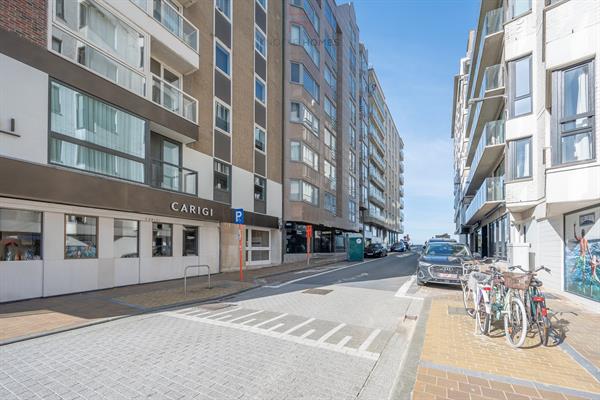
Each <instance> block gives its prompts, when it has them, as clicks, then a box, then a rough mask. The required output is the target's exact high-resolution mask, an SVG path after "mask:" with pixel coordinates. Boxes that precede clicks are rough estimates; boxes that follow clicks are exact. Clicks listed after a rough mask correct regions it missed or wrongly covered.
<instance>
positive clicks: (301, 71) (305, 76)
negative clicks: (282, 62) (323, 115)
mask: <svg viewBox="0 0 600 400" xmlns="http://www.w3.org/2000/svg"><path fill="white" fill-rule="evenodd" d="M291 66H292V69H291V71H292V74H291V80H292V82H294V83H301V84H302V85H304V89H305V90H306V91H307V92H308V93H309V94H310V95H311V96H312V97H313V98H314V99H315V100H316V101H317V103H318V102H319V99H320V88H319V84H318V83H317V81H315V79H314V78H313V77H312V75H311V74H310V73H309V72H308V71H307V70H306V68H305V67H304V65H302V64H299V63H295V62H292V63H291Z"/></svg>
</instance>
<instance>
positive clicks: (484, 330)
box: [475, 295, 490, 335]
mask: <svg viewBox="0 0 600 400" xmlns="http://www.w3.org/2000/svg"><path fill="white" fill-rule="evenodd" d="M475 316H476V320H477V327H478V328H479V332H481V334H482V335H487V334H488V333H489V332H490V314H488V313H487V311H486V309H485V298H484V297H483V295H480V296H479V301H478V302H477V309H476V310H475Z"/></svg>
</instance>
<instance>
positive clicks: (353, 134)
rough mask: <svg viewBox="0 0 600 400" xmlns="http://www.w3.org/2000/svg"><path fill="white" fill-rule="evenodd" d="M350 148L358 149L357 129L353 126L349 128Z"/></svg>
mask: <svg viewBox="0 0 600 400" xmlns="http://www.w3.org/2000/svg"><path fill="white" fill-rule="evenodd" d="M348 136H349V139H350V147H356V129H354V127H353V126H352V125H350V126H349V134H348Z"/></svg>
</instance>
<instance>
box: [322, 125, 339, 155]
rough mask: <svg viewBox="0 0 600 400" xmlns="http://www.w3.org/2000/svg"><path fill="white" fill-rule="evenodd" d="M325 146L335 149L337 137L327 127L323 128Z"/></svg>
mask: <svg viewBox="0 0 600 400" xmlns="http://www.w3.org/2000/svg"><path fill="white" fill-rule="evenodd" d="M323 140H324V141H325V146H327V147H329V148H330V149H331V150H332V151H335V148H336V142H337V139H336V137H335V135H334V134H333V133H332V132H331V131H330V130H329V129H327V128H325V137H324V138H323Z"/></svg>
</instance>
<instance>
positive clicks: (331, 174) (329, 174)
mask: <svg viewBox="0 0 600 400" xmlns="http://www.w3.org/2000/svg"><path fill="white" fill-rule="evenodd" d="M323 166H324V168H323V175H325V178H327V179H329V180H331V181H335V165H333V164H331V163H330V162H329V161H327V160H324V161H323Z"/></svg>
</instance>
